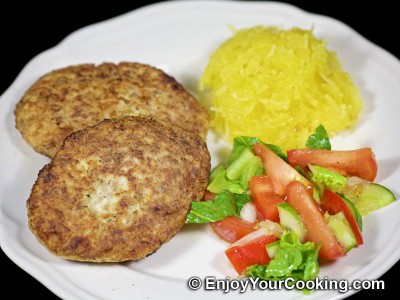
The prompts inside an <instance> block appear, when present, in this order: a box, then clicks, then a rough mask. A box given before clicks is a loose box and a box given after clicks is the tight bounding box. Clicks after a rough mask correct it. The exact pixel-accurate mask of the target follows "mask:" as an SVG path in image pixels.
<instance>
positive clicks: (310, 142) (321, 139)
mask: <svg viewBox="0 0 400 300" xmlns="http://www.w3.org/2000/svg"><path fill="white" fill-rule="evenodd" d="M306 147H307V148H313V149H326V150H331V142H330V141H329V136H328V133H327V132H326V130H325V127H324V126H323V125H322V124H320V125H319V126H318V127H317V128H316V129H315V131H314V133H313V134H312V135H310V136H309V137H308V139H307V141H306Z"/></svg>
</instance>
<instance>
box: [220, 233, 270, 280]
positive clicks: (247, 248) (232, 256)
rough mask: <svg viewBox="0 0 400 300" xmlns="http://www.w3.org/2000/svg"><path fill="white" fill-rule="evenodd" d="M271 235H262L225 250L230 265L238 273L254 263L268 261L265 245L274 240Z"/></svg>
mask: <svg viewBox="0 0 400 300" xmlns="http://www.w3.org/2000/svg"><path fill="white" fill-rule="evenodd" d="M275 241H276V237H275V236H273V235H267V236H262V237H259V238H257V239H254V240H252V241H250V242H247V243H245V244H242V245H235V246H233V247H230V248H228V249H226V250H225V255H226V256H227V257H228V259H229V261H230V262H231V264H232V266H233V267H234V268H235V270H236V272H238V274H242V273H243V272H244V271H245V270H246V268H247V267H248V266H251V265H254V264H263V265H265V264H267V263H269V261H270V258H269V256H268V253H267V250H266V249H265V246H266V245H268V244H270V243H272V242H275Z"/></svg>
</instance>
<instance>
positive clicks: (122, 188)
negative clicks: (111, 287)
mask: <svg viewBox="0 0 400 300" xmlns="http://www.w3.org/2000/svg"><path fill="white" fill-rule="evenodd" d="M209 171H210V154H209V151H208V149H207V146H206V143H205V141H204V140H203V139H202V138H201V137H200V136H199V135H197V134H193V133H190V132H188V131H186V130H183V129H180V128H178V127H171V126H169V125H165V124H164V125H162V124H161V123H160V122H159V121H157V120H155V119H153V118H150V117H143V118H142V117H125V118H121V119H118V120H104V121H102V122H100V123H98V124H97V125H95V126H92V127H88V128H86V129H84V130H81V131H77V132H75V133H73V134H71V135H70V136H68V137H67V138H66V140H65V142H64V145H63V147H62V149H61V150H60V151H59V152H58V153H57V154H56V155H55V156H54V158H53V159H52V161H51V162H50V163H49V164H47V165H46V166H44V168H43V169H42V170H41V171H40V172H39V176H38V179H37V180H36V182H35V184H34V186H33V188H32V192H31V195H30V197H29V199H28V201H27V210H28V219H29V227H30V229H31V230H32V232H33V233H34V234H35V235H36V237H37V238H38V240H39V241H40V242H41V243H42V244H43V245H45V246H46V247H47V248H48V249H49V250H50V251H51V252H52V253H54V254H55V255H57V256H60V257H64V258H66V259H71V260H79V261H89V262H120V261H126V260H138V259H141V258H143V257H145V256H147V255H149V254H151V253H153V252H154V251H156V250H157V249H158V248H159V247H160V246H161V245H162V244H163V243H165V242H167V241H168V240H170V239H171V238H172V237H173V236H174V235H175V234H176V233H177V232H178V231H179V230H180V229H181V227H182V226H183V225H184V224H185V219H186V215H187V214H188V212H189V210H190V207H191V202H192V201H197V200H200V199H201V198H202V196H203V194H204V190H205V188H206V185H207V180H208V175H209Z"/></svg>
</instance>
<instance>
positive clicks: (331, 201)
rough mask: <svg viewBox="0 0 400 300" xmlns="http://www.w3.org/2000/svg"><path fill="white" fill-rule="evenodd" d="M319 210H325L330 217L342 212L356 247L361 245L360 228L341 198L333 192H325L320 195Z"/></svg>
mask: <svg viewBox="0 0 400 300" xmlns="http://www.w3.org/2000/svg"><path fill="white" fill-rule="evenodd" d="M321 208H322V209H324V210H326V211H327V212H328V213H329V214H331V215H336V214H337V213H339V212H341V211H343V213H344V215H345V217H346V219H347V221H348V222H349V224H350V227H351V229H352V230H353V233H354V235H355V237H356V244H357V246H359V245H362V244H363V237H362V233H361V230H360V227H359V226H358V224H357V221H356V219H355V217H354V215H353V214H352V212H351V210H350V208H349V207H348V206H347V205H346V203H345V202H344V201H343V199H342V198H340V196H339V195H338V194H336V193H335V192H333V191H330V190H325V191H324V193H323V195H322V200H321Z"/></svg>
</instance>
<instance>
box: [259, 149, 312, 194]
mask: <svg viewBox="0 0 400 300" xmlns="http://www.w3.org/2000/svg"><path fill="white" fill-rule="evenodd" d="M253 147H254V154H255V155H257V156H259V157H261V160H262V162H263V165H264V169H265V172H266V173H267V175H268V176H270V177H271V180H272V184H273V186H274V191H275V193H276V194H278V196H281V197H285V196H286V186H287V185H288V184H289V183H290V182H292V181H299V182H301V183H302V184H303V185H305V186H306V187H308V188H312V183H311V182H310V181H308V180H307V179H306V178H305V177H304V176H302V175H301V174H300V173H299V172H297V171H296V170H295V169H294V168H293V167H292V166H290V165H289V164H288V163H286V161H284V160H283V159H282V158H280V157H279V156H278V155H276V154H275V153H274V152H273V151H272V150H271V149H269V148H268V147H267V146H264V145H261V144H259V143H256V144H254V146H253Z"/></svg>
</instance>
